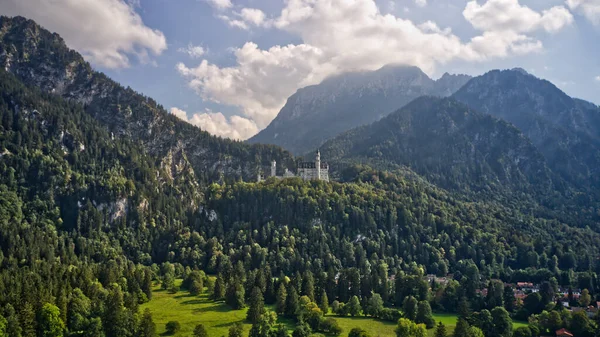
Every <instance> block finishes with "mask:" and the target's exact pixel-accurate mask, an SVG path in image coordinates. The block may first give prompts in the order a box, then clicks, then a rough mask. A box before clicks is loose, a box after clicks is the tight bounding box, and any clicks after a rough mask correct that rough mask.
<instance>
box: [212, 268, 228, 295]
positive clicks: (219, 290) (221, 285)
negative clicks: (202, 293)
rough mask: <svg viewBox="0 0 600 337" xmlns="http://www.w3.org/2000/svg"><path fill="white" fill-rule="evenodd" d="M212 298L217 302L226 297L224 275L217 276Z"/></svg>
mask: <svg viewBox="0 0 600 337" xmlns="http://www.w3.org/2000/svg"><path fill="white" fill-rule="evenodd" d="M212 297H213V300H215V301H219V300H222V299H223V297H225V280H224V279H223V275H222V274H219V275H217V280H216V281H215V287H214V291H213V296H212Z"/></svg>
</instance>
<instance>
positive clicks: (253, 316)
mask: <svg viewBox="0 0 600 337" xmlns="http://www.w3.org/2000/svg"><path fill="white" fill-rule="evenodd" d="M264 312H265V301H264V298H263V294H262V291H261V290H260V288H258V287H254V289H253V290H252V294H251V295H250V307H249V308H248V312H247V314H246V319H247V320H248V321H249V322H251V323H252V324H257V323H258V322H259V321H260V320H261V318H262V315H263V314H264Z"/></svg>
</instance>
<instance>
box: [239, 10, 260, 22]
mask: <svg viewBox="0 0 600 337" xmlns="http://www.w3.org/2000/svg"><path fill="white" fill-rule="evenodd" d="M240 16H241V17H242V19H243V20H244V21H245V22H248V23H251V24H253V25H255V26H261V25H263V24H264V23H265V13H264V12H263V11H261V10H260V9H256V8H243V9H242V11H241V12H240Z"/></svg>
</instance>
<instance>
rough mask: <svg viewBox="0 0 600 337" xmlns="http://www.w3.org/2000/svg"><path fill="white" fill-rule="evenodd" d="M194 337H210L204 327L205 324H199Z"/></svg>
mask: <svg viewBox="0 0 600 337" xmlns="http://www.w3.org/2000/svg"><path fill="white" fill-rule="evenodd" d="M194 337H208V332H207V331H206V328H205V327H204V324H198V325H196V327H195V328H194Z"/></svg>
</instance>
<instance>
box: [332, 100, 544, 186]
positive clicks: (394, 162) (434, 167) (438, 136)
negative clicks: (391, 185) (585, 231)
mask: <svg viewBox="0 0 600 337" xmlns="http://www.w3.org/2000/svg"><path fill="white" fill-rule="evenodd" d="M321 152H322V154H323V157H325V158H331V159H332V160H333V161H338V162H363V163H367V164H369V165H375V166H379V167H389V168H393V167H401V166H406V167H409V168H411V169H412V170H414V171H416V172H417V173H419V174H421V175H423V176H425V177H426V178H428V179H429V180H430V181H432V182H435V183H437V184H439V185H440V186H443V187H445V188H450V189H453V190H459V191H465V190H468V191H475V192H477V191H480V190H487V191H496V192H498V191H506V190H512V191H522V192H531V191H532V190H533V189H532V186H533V185H535V186H536V187H535V189H536V190H538V191H550V190H551V189H552V188H553V181H552V178H551V172H550V171H549V170H548V168H547V167H546V164H545V162H544V158H543V157H542V156H541V155H540V153H539V152H538V151H537V150H536V148H535V147H534V146H533V144H531V142H530V141H529V140H528V139H527V138H526V137H525V136H524V135H523V134H522V133H521V132H520V131H519V130H517V129H516V128H515V127H514V126H512V125H510V124H509V123H506V122H504V121H501V120H499V119H496V118H494V117H492V116H490V115H486V114H481V113H478V112H475V111H473V110H471V109H470V108H469V107H467V106H465V105H463V104H461V103H458V102H457V101H455V100H453V99H441V98H434V97H421V98H418V99H416V100H415V101H413V102H411V103H409V104H408V105H406V106H405V107H404V108H402V109H400V110H398V111H397V112H394V113H392V114H390V115H389V116H387V117H386V118H384V119H382V120H381V121H378V122H375V123H373V124H371V125H369V126H364V127H361V128H357V129H354V130H352V131H349V132H347V133H344V134H342V135H340V136H338V137H336V138H334V139H332V140H330V141H328V142H326V143H325V144H324V145H323V146H322V148H321Z"/></svg>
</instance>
